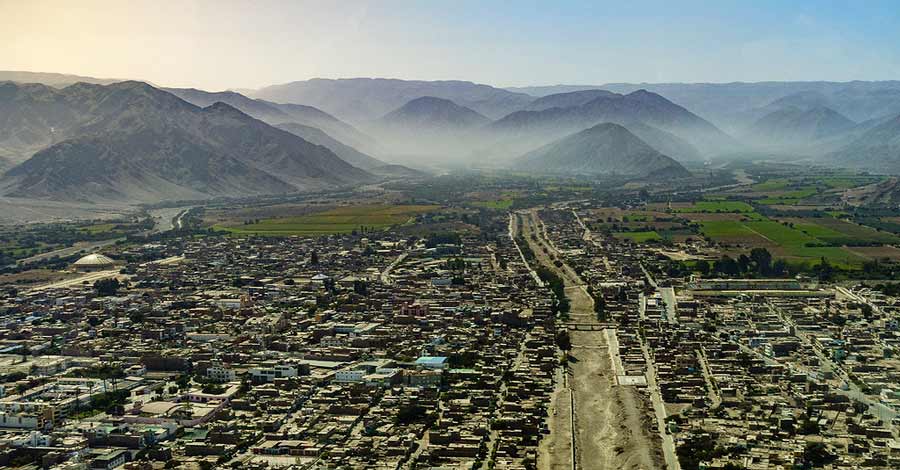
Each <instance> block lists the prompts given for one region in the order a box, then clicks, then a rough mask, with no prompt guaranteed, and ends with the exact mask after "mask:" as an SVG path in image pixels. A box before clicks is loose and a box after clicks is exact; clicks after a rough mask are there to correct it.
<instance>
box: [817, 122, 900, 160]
mask: <svg viewBox="0 0 900 470" xmlns="http://www.w3.org/2000/svg"><path fill="white" fill-rule="evenodd" d="M827 159H828V160H829V161H830V162H832V163H835V164H837V165H841V166H850V167H855V168H862V169H867V170H871V171H876V172H881V173H893V174H897V173H900V115H897V116H894V117H893V118H890V119H887V120H884V121H883V122H881V123H880V124H878V125H876V126H874V127H872V128H871V129H869V130H867V131H865V132H863V133H862V135H860V136H859V137H858V138H856V139H855V140H853V141H852V142H850V143H849V144H847V145H845V146H844V147H842V148H841V149H839V150H837V151H836V152H833V153H831V154H829V155H828V156H827Z"/></svg>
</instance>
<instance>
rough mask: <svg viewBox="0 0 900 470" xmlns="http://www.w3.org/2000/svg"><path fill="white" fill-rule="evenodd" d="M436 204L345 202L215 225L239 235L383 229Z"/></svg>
mask: <svg viewBox="0 0 900 470" xmlns="http://www.w3.org/2000/svg"><path fill="white" fill-rule="evenodd" d="M439 207H440V206H434V205H387V204H377V205H359V206H343V207H337V208H334V209H330V210H327V211H323V212H316V213H312V214H309V215H301V216H296V217H283V218H273V219H264V220H260V221H258V222H254V223H250V224H244V225H237V226H231V227H224V226H216V228H218V229H222V230H227V231H229V232H231V233H233V234H237V235H249V234H253V235H328V234H335V233H349V232H352V231H353V230H361V229H365V230H382V229H385V228H388V227H390V226H393V225H402V224H405V223H408V222H409V221H411V220H412V219H413V218H414V217H415V216H416V215H419V214H424V213H426V212H432V211H434V210H436V209H438V208H439Z"/></svg>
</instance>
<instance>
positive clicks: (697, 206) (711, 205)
mask: <svg viewBox="0 0 900 470" xmlns="http://www.w3.org/2000/svg"><path fill="white" fill-rule="evenodd" d="M672 208H673V210H674V211H675V212H677V213H692V212H703V213H719V212H753V206H751V205H750V204H747V203H746V202H743V201H724V200H716V201H697V202H694V203H688V204H678V205H676V204H673V205H672Z"/></svg>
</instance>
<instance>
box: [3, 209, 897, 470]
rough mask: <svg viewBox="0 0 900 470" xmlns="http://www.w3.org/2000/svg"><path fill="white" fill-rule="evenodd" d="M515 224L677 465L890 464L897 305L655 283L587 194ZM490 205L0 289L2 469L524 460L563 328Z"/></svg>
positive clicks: (215, 244) (171, 244)
mask: <svg viewBox="0 0 900 470" xmlns="http://www.w3.org/2000/svg"><path fill="white" fill-rule="evenodd" d="M536 216H537V217H538V218H539V221H540V227H541V230H542V232H543V236H545V237H546V238H547V239H548V241H549V243H550V244H551V245H552V247H553V249H554V250H555V252H556V253H557V254H558V257H559V258H558V262H559V263H560V266H562V265H563V263H564V265H565V266H566V267H571V269H572V270H573V271H574V272H576V273H577V275H578V276H579V277H580V278H581V279H583V280H584V283H585V284H586V289H587V290H588V291H589V292H590V295H591V296H592V298H593V299H594V302H595V304H600V305H601V307H598V308H597V309H596V315H597V318H596V319H595V321H592V323H593V324H595V325H597V326H598V327H599V326H602V328H604V331H606V333H607V338H608V339H609V344H610V345H611V346H610V348H611V361H612V368H613V373H614V374H615V381H616V384H617V386H620V387H629V388H633V389H636V390H639V393H640V394H642V396H643V397H644V401H642V402H641V403H642V405H641V406H645V407H646V408H647V416H652V417H653V418H652V419H651V420H650V422H648V423H647V426H648V427H652V428H653V429H656V427H657V424H658V425H659V429H660V439H659V441H660V442H662V444H661V445H663V446H666V445H671V446H672V449H673V452H674V453H676V454H677V456H678V458H679V460H680V461H681V467H682V468H703V469H734V468H743V469H760V470H761V469H768V468H779V467H780V468H792V467H793V466H795V465H806V464H817V465H829V467H828V468H833V469H851V468H885V469H887V468H900V444H898V441H897V431H898V427H900V426H898V424H900V420H898V418H897V416H898V411H900V385H898V384H900V360H898V358H897V352H898V346H900V322H898V318H900V303H898V301H897V300H896V299H893V298H889V297H886V296H884V295H881V294H879V293H877V292H875V291H872V290H870V289H866V288H861V287H858V286H857V287H839V286H827V285H825V286H823V285H817V286H809V285H804V284H803V283H800V282H798V281H797V280H795V279H778V280H746V279H736V280H725V279H697V278H689V279H682V278H670V277H668V276H666V275H665V274H664V270H662V269H661V268H660V266H661V265H662V264H663V263H664V261H665V259H664V256H663V255H662V254H661V253H660V251H659V250H657V249H653V248H650V247H647V246H642V245H638V244H634V243H632V242H629V241H627V240H620V239H617V238H614V237H609V236H604V235H602V234H599V233H591V232H590V231H588V230H587V229H586V227H587V226H590V220H591V217H593V216H594V215H593V212H592V210H591V207H590V203H579V205H578V206H577V207H564V206H560V207H555V208H553V209H546V210H542V211H539V212H537V213H536ZM495 219H496V220H494V221H493V223H492V225H490V224H489V225H487V226H485V227H482V232H481V233H479V234H477V235H468V236H462V237H461V238H457V239H454V238H452V237H450V239H449V241H448V240H447V239H446V238H447V237H435V238H431V237H424V238H416V237H406V236H401V235H399V234H398V233H395V232H391V231H385V232H379V233H377V234H372V233H369V234H367V235H361V234H360V235H358V234H353V235H341V236H323V237H319V238H299V237H280V238H266V237H250V238H231V237H216V236H208V237H183V238H175V237H173V238H170V239H168V240H167V241H163V242H159V243H156V244H152V245H144V246H130V245H126V246H124V247H122V248H120V249H119V251H118V252H116V253H115V254H112V256H113V257H114V258H116V261H115V262H114V263H115V264H113V261H112V260H110V259H109V258H106V257H102V258H101V257H97V256H95V257H92V258H90V259H87V260H85V261H84V262H83V263H81V264H80V265H78V266H76V269H78V270H79V271H84V272H86V273H84V274H81V275H85V276H87V275H96V274H97V272H98V271H100V274H103V273H106V272H109V271H105V270H108V269H110V268H111V267H112V266H115V269H117V271H112V274H110V275H111V276H114V277H115V278H117V279H118V281H119V282H118V283H117V285H115V286H112V287H109V286H107V287H106V289H99V288H97V286H95V285H94V284H92V283H85V284H82V283H78V282H72V283H68V284H67V285H66V286H65V287H60V288H51V289H33V290H15V289H9V288H7V289H2V290H0V319H2V325H0V380H2V383H0V466H2V467H4V468H16V467H21V468H40V467H43V468H50V467H53V468H71V469H80V468H134V469H151V468H276V467H292V468H392V469H397V468H417V469H429V468H432V469H440V468H469V469H488V468H493V469H532V468H538V467H539V466H540V467H542V468H543V467H544V466H545V463H546V462H545V461H544V460H542V459H545V458H546V456H545V457H542V456H541V451H540V448H541V447H540V446H541V442H542V440H543V439H545V438H546V436H547V434H548V432H549V429H548V422H549V420H550V417H549V416H548V414H549V413H550V412H551V411H548V404H549V403H550V402H551V400H552V399H551V397H553V396H554V394H555V393H556V391H557V390H558V389H559V387H561V386H562V385H561V381H563V380H565V379H564V377H565V374H564V373H563V371H564V370H565V368H566V367H567V366H566V356H565V354H563V353H562V352H561V350H560V347H559V346H560V335H561V334H562V332H563V331H566V330H567V328H569V327H577V325H575V326H573V324H572V322H571V321H570V320H569V319H568V318H566V315H565V314H564V313H563V314H562V315H557V314H556V313H555V309H556V308H555V306H556V305H557V304H556V302H557V301H556V299H555V297H554V294H553V292H552V290H551V289H550V288H549V287H548V286H545V285H544V282H541V280H540V279H539V278H538V276H537V275H536V273H535V271H534V269H533V268H534V267H535V266H533V265H530V264H529V263H531V264H533V263H534V262H535V261H534V260H529V259H527V257H526V256H525V255H524V254H523V253H522V252H521V251H520V249H519V247H517V245H516V242H515V239H514V238H512V237H511V235H510V233H508V232H507V221H508V219H507V216H506V215H505V214H497V215H496V217H495ZM491 227H493V228H491ZM148 259H149V260H156V261H147V260H148ZM557 267H559V266H557ZM93 279H95V278H92V280H93ZM110 289H111V290H110ZM572 420H573V424H574V423H576V418H575V417H573V418H572ZM577 432H591V430H584V429H580V430H578V431H577ZM573 442H574V440H573ZM575 451H576V452H577V451H578V449H575Z"/></svg>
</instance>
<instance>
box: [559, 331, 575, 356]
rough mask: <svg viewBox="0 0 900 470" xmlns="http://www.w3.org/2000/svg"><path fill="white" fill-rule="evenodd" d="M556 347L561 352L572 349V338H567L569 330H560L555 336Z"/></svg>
mask: <svg viewBox="0 0 900 470" xmlns="http://www.w3.org/2000/svg"><path fill="white" fill-rule="evenodd" d="M556 345H557V346H559V349H562V350H563V351H569V350H570V349H572V338H570V337H569V330H562V331H560V332H559V333H557V334H556Z"/></svg>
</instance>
